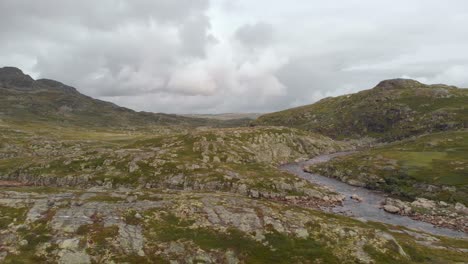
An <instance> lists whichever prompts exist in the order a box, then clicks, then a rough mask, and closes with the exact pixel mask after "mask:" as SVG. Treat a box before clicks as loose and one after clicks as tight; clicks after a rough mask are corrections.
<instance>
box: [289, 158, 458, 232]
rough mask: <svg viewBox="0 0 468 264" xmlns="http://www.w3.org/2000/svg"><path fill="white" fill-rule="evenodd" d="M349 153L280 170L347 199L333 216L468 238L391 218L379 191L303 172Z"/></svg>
mask: <svg viewBox="0 0 468 264" xmlns="http://www.w3.org/2000/svg"><path fill="white" fill-rule="evenodd" d="M348 154H349V152H340V153H335V154H328V155H321V156H317V157H315V158H313V159H310V160H307V161H303V162H298V163H290V164H285V165H282V166H280V169H281V170H283V171H286V172H289V173H292V174H295V175H297V176H298V177H300V178H303V179H305V180H307V181H309V182H311V183H314V184H317V185H321V186H326V187H328V188H330V189H331V190H333V191H335V192H336V193H340V194H342V195H344V196H345V197H346V198H345V200H344V201H343V206H336V207H334V208H333V209H332V212H334V213H337V214H342V215H347V216H351V217H354V218H357V219H359V220H362V221H374V222H382V223H386V224H392V225H399V226H404V227H406V228H409V229H413V230H419V231H424V232H427V233H430V234H434V235H441V236H448V237H455V238H466V237H467V235H466V234H465V233H463V232H459V231H455V230H452V229H448V228H439V227H435V226H434V225H432V224H429V223H426V222H421V221H416V220H413V219H411V218H409V217H407V216H401V215H397V214H391V213H387V212H385V211H384V210H383V209H381V208H380V207H381V204H382V202H383V201H384V200H385V198H386V197H387V196H386V195H385V194H384V193H382V192H379V191H373V190H369V189H366V188H363V187H355V186H351V185H349V184H347V183H344V182H341V181H339V180H336V179H333V178H329V177H325V176H322V175H318V174H313V173H308V172H304V171H303V168H304V166H307V165H311V164H318V163H322V162H327V161H329V160H331V159H333V158H335V157H338V156H344V155H348ZM353 194H354V195H358V196H359V197H361V198H362V199H363V201H362V202H358V201H356V200H354V199H351V198H350V196H351V195H353Z"/></svg>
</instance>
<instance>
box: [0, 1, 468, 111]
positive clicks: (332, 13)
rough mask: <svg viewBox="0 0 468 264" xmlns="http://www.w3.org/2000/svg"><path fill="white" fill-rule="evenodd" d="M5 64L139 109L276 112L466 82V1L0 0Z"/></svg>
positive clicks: (0, 61)
mask: <svg viewBox="0 0 468 264" xmlns="http://www.w3.org/2000/svg"><path fill="white" fill-rule="evenodd" d="M0 66H14V67H18V68H20V69H22V70H23V71H24V72H25V73H27V74H29V75H31V76H32V77H33V78H48V79H54V80H58V81H61V82H63V83H65V84H68V85H71V86H73V87H76V88H77V89H78V90H79V91H80V92H82V93H84V94H86V95H89V96H92V97H95V98H99V99H102V100H106V101H111V102H114V103H117V104H119V105H121V106H125V107H129V108H132V109H135V110H139V111H152V112H166V113H228V112H271V111H277V110H281V109H286V108H290V107H295V106H299V105H304V104H310V103H313V102H315V101H317V100H320V99H321V98H324V97H328V96H337V95H342V94H347V93H353V92H357V91H360V90H364V89H369V88H372V87H374V86H375V85H376V84H377V83H378V82H379V81H381V80H384V79H392V78H412V79H416V80H419V81H421V82H424V83H445V84H449V85H456V86H459V87H468V1H466V0H446V1H440V0H411V1H408V0H391V1H390V0H379V1H375V0H346V1H343V0H327V1H319V0H289V1H281V0H99V1H95V0H80V1H75V0H41V1H33V0H30V1H27V0H0Z"/></svg>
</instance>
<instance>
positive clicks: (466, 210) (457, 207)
mask: <svg viewBox="0 0 468 264" xmlns="http://www.w3.org/2000/svg"><path fill="white" fill-rule="evenodd" d="M455 210H457V212H459V213H462V214H468V208H466V206H465V205H464V204H462V203H456V204H455Z"/></svg>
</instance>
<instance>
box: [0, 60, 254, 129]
mask: <svg viewBox="0 0 468 264" xmlns="http://www.w3.org/2000/svg"><path fill="white" fill-rule="evenodd" d="M0 119H7V120H17V121H19V122H50V123H52V124H55V125H57V124H60V125H76V126H90V127H135V126H139V127H141V126H150V125H190V126H241V125H245V124H247V122H248V121H247V120H229V121H224V122H223V121H218V120H212V119H203V118H191V117H184V116H178V115H170V114H162V113H148V112H135V111H133V110H131V109H128V108H124V107H120V106H117V105H115V104H113V103H109V102H104V101H101V100H97V99H93V98H91V97H89V96H86V95H83V94H81V93H79V92H78V91H77V90H76V89H75V88H73V87H70V86H67V85H65V84H63V83H60V82H57V81H54V80H48V79H40V80H34V79H32V78H31V77H30V76H29V75H25V74H24V73H23V72H22V71H21V70H19V69H17V68H13V67H4V68H0Z"/></svg>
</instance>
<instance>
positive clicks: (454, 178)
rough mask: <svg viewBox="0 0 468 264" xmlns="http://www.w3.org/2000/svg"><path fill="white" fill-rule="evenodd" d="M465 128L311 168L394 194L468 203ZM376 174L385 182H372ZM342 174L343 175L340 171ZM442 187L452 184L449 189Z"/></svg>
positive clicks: (365, 152) (373, 150)
mask: <svg viewBox="0 0 468 264" xmlns="http://www.w3.org/2000/svg"><path fill="white" fill-rule="evenodd" d="M467 157H468V131H454V132H443V133H435V134H430V135H426V136H422V137H419V138H416V139H414V140H407V141H403V142H399V143H394V144H390V145H387V146H383V147H379V148H376V149H372V150H368V151H364V152H359V153H356V154H353V155H350V156H346V157H341V158H337V159H335V160H332V161H330V162H328V163H326V164H320V165H317V166H313V167H312V169H313V170H316V171H318V172H322V173H328V174H329V175H333V174H334V172H338V171H340V172H344V174H345V175H346V177H350V178H355V179H358V180H360V181H364V182H365V183H366V184H367V185H368V187H371V188H377V189H381V190H385V191H388V192H391V193H393V194H396V195H397V196H402V197H407V198H415V197H426V198H431V199H437V200H444V201H449V202H455V201H458V202H463V203H465V204H468V195H467V194H468V159H467ZM363 173H364V175H368V176H369V175H377V176H380V177H381V178H383V179H384V180H385V182H384V183H377V182H374V181H373V179H372V178H371V177H363V176H361V175H363ZM342 175H343V174H342ZM418 183H420V184H425V185H434V186H438V187H440V188H439V189H438V190H434V191H431V192H426V191H425V190H424V189H422V188H420V187H418V186H417V184H418ZM442 187H449V188H450V187H455V188H456V189H457V191H455V192H451V191H448V190H447V189H445V190H444V189H442Z"/></svg>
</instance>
